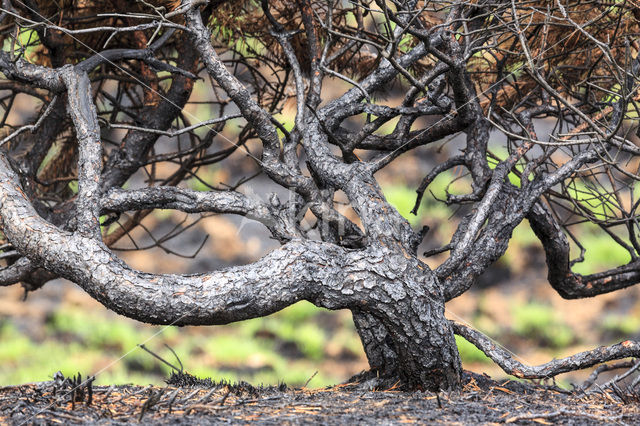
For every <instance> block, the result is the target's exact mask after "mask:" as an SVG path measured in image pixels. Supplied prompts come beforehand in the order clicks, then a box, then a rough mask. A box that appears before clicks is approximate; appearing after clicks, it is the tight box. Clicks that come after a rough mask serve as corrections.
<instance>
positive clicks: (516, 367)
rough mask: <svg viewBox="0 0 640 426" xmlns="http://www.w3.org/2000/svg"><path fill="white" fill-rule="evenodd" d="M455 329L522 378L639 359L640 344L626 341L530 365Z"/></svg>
mask: <svg viewBox="0 0 640 426" xmlns="http://www.w3.org/2000/svg"><path fill="white" fill-rule="evenodd" d="M453 329H454V331H455V333H456V334H458V335H460V336H462V337H464V338H465V339H466V340H468V341H469V342H471V343H473V344H474V345H475V346H476V347H477V348H478V349H480V350H481V351H482V352H483V353H484V354H485V355H486V356H488V357H489V358H490V359H491V360H492V361H494V362H495V363H496V364H498V365H499V366H500V368H502V369H503V370H504V372H505V373H507V374H511V375H514V376H516V377H518V378H522V379H548V378H551V377H555V376H557V375H558V374H562V373H567V372H569V371H576V370H582V369H585V368H589V367H593V366H594V365H596V364H600V363H603V362H607V361H613V360H618V359H623V358H630V357H638V356H640V343H638V342H634V341H632V340H626V341H624V342H621V343H618V344H616V345H612V346H601V347H599V348H596V349H593V350H590V351H584V352H580V353H578V354H575V355H572V356H569V357H566V358H562V359H555V360H553V361H550V362H548V363H546V364H542V365H538V366H528V365H525V364H522V363H521V362H519V361H517V360H515V359H514V357H513V355H512V354H511V353H509V352H507V351H506V350H505V349H503V348H502V347H500V346H498V345H496V344H495V343H494V342H493V341H492V340H491V339H489V338H488V337H487V336H485V335H484V334H482V333H480V332H479V331H477V330H474V329H473V328H471V327H468V326H466V325H463V324H459V323H453Z"/></svg>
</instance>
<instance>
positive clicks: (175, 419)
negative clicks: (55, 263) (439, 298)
mask: <svg viewBox="0 0 640 426" xmlns="http://www.w3.org/2000/svg"><path fill="white" fill-rule="evenodd" d="M464 380H465V385H464V388H463V390H462V391H461V392H452V393H445V392H442V393H440V394H439V395H436V394H434V393H431V392H413V393H409V392H401V391H395V390H393V389H390V390H377V391H372V390H367V389H365V388H364V387H363V385H353V384H343V385H339V386H335V387H330V388H325V389H316V390H308V389H304V388H289V387H287V386H286V385H281V386H277V387H274V386H271V387H262V388H256V387H254V386H251V385H249V384H247V383H240V384H233V385H230V384H226V383H214V382H211V381H210V380H200V379H195V378H194V377H193V376H188V377H175V376H174V377H173V380H171V379H170V380H169V382H171V383H180V384H181V385H182V386H179V387H178V386H176V385H175V384H174V385H168V386H166V387H153V386H148V387H142V386H94V387H90V386H88V385H86V384H85V385H81V386H74V383H78V382H77V381H76V382H74V381H73V380H68V379H64V378H63V377H62V376H61V375H57V376H56V378H55V379H54V380H53V381H49V382H42V383H38V384H26V385H19V386H7V387H4V388H0V424H8V425H12V424H16V425H18V424H56V423H61V424H87V423H89V424H93V423H95V424H103V425H116V424H123V423H144V424H190V425H191V424H194V425H200V424H213V423H242V424H246V423H259V424H282V423H284V424H292V423H294V424H298V423H302V424H307V423H314V424H315V423H321V424H348V423H357V424H396V423H446V424H450V423H461V424H477V423H514V424H552V423H553V424H556V423H559V424H581V425H582V424H603V423H605V424H608V423H610V424H639V423H640V404H638V401H637V399H636V398H631V399H628V398H624V399H627V400H626V402H624V401H622V400H621V398H620V395H617V394H616V393H615V392H614V391H607V392H604V393H599V392H596V393H592V394H585V393H584V392H573V393H571V392H568V391H565V390H561V389H558V388H554V387H548V386H546V387H545V386H541V385H534V384H530V383H522V382H515V381H507V382H496V381H493V380H491V379H489V378H487V377H485V376H480V375H476V374H473V373H466V374H465V379H464ZM74 388H75V389H76V391H75V392H73V391H72V389H74Z"/></svg>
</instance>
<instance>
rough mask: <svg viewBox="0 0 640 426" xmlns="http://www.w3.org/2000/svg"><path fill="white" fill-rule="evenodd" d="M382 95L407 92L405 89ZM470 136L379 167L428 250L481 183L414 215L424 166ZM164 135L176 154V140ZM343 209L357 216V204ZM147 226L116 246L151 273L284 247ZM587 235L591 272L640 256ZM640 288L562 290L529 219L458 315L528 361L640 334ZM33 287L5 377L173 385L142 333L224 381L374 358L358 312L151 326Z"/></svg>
mask: <svg viewBox="0 0 640 426" xmlns="http://www.w3.org/2000/svg"><path fill="white" fill-rule="evenodd" d="M198 84H201V83H198ZM328 86H329V87H330V88H331V87H332V88H333V90H335V92H336V93H339V92H341V91H342V90H343V89H344V88H345V87H346V86H344V83H342V82H338V81H334V82H332V85H328ZM204 87H205V86H202V87H196V89H195V90H194V94H193V97H192V99H191V102H190V103H189V105H188V107H187V109H186V113H187V115H189V116H190V117H191V118H192V121H193V122H197V120H205V119H209V118H211V117H212V116H214V115H213V114H214V112H213V111H212V110H211V109H210V108H209V107H208V105H206V104H203V103H199V101H200V100H201V99H206V96H208V94H206V93H205V88H204ZM379 96H387V97H388V100H389V103H393V102H395V98H394V96H393V95H392V92H390V93H387V94H381V95H379ZM16 102H17V104H16V106H14V108H13V109H12V111H11V116H10V117H9V119H8V122H10V123H12V124H13V125H19V124H21V123H22V122H24V121H25V120H27V119H28V118H29V117H33V116H34V115H35V113H36V111H38V105H37V104H35V103H34V102H33V101H32V100H31V99H30V98H27V97H26V96H21V95H20V96H18V99H17V100H16ZM293 107H294V106H293V104H292V103H291V104H288V105H287V106H286V108H285V109H284V110H283V112H282V114H281V115H280V116H279V117H278V119H280V120H281V121H282V122H283V123H284V124H285V127H287V128H290V127H292V125H293V122H292V120H293V114H292V113H293ZM27 121H28V120H27ZM394 124H395V123H394V122H390V123H388V125H386V126H384V127H383V128H382V129H380V132H382V133H384V132H385V131H390V130H391V129H392V128H393V126H394ZM428 124H429V123H426V122H425V123H423V125H425V126H426V125H428ZM539 124H540V125H541V126H544V123H539ZM354 125H358V123H354ZM237 129H238V126H234V125H232V124H231V125H227V126H226V127H225V128H224V131H223V134H222V135H220V136H219V137H217V138H216V140H215V143H214V146H213V147H212V150H215V149H222V148H224V147H226V146H227V145H228V144H229V142H228V140H234V137H236V135H237ZM204 130H206V129H203V131H204ZM123 132H124V131H118V130H111V131H109V134H108V135H105V138H109V139H111V140H115V141H117V140H118V139H119V138H122V136H123V134H124V133H123ZM234 132H236V133H234ZM165 139H166V138H165ZM458 142H459V141H457V140H456V139H453V140H448V141H443V142H442V143H441V144H437V145H436V146H433V147H423V148H420V149H417V150H414V151H412V152H410V153H408V154H405V155H404V156H402V157H401V158H399V159H398V160H396V161H395V162H394V163H392V164H391V165H390V166H389V167H388V168H386V169H384V170H382V171H381V172H380V173H379V174H378V175H376V176H377V178H378V181H379V182H380V184H381V186H382V187H383V189H384V192H385V194H386V196H387V197H388V200H389V201H390V202H391V203H392V204H393V205H394V206H395V207H396V208H397V209H398V211H399V212H400V213H401V214H403V215H404V216H405V217H407V218H408V219H409V221H410V222H411V224H412V225H413V226H414V227H415V228H416V229H420V228H421V227H422V226H425V225H427V226H429V227H430V229H431V230H430V232H429V233H428V234H427V237H426V238H425V241H424V242H423V244H422V246H421V247H420V249H419V252H420V253H423V252H424V251H425V250H429V249H433V248H437V247H440V246H442V245H444V244H446V243H447V242H448V241H449V240H450V237H451V235H452V233H453V231H454V230H455V227H456V225H457V222H458V220H459V218H460V217H461V213H460V212H456V211H453V210H451V209H450V208H449V207H447V206H446V205H445V204H444V203H441V202H439V201H438V200H439V199H443V198H444V197H445V195H446V192H447V191H448V192H452V193H463V192H465V191H468V189H469V184H468V181H467V180H466V177H465V176H464V175H461V174H459V173H460V171H459V170H458V169H453V170H452V171H451V172H449V173H447V174H443V175H441V176H440V177H439V178H438V179H437V180H436V181H435V182H434V183H433V184H432V185H431V186H430V187H429V190H430V192H427V193H426V194H425V197H424V199H423V201H422V206H421V208H420V210H419V212H418V215H417V216H415V215H412V214H410V213H409V212H410V210H411V209H412V208H413V205H414V203H415V199H416V192H415V189H416V188H417V186H418V185H419V183H420V181H421V179H422V178H423V176H424V175H425V174H426V173H427V172H428V170H430V168H431V167H433V165H435V164H437V163H438V162H439V161H442V160H443V159H445V158H447V157H448V156H449V154H450V153H451V152H454V151H456V150H457V149H458V147H459V143H458ZM164 143H165V145H166V146H165V149H166V151H167V152H170V151H171V149H172V146H173V145H172V142H170V141H169V140H167V141H165V142H164ZM492 144H493V145H492V147H491V150H492V153H493V155H495V158H504V156H505V155H506V151H504V149H503V148H501V146H502V143H501V139H500V136H499V135H495V140H494V141H493V142H492ZM159 146H162V144H161V143H160V144H159ZM247 148H248V151H249V152H259V149H258V148H259V146H258V145H257V144H256V143H255V141H252V142H249V143H248V144H247ZM252 150H253V151H252ZM159 153H161V151H159ZM157 167H158V170H156V173H158V175H161V174H162V173H163V170H162V168H163V167H173V166H172V165H171V164H158V165H157ZM255 169H256V167H255V164H254V162H253V160H252V159H251V158H249V156H248V154H247V152H244V151H241V150H238V151H236V152H235V153H234V154H233V155H232V156H231V157H230V158H229V159H228V160H227V162H226V163H224V166H222V165H217V164H214V165H211V166H206V167H202V168H200V169H199V170H198V173H197V178H193V179H191V180H189V181H187V185H188V186H189V187H191V188H192V189H196V190H208V189H209V185H212V186H217V187H224V185H230V186H234V185H235V184H237V182H238V181H239V180H240V179H242V178H243V177H246V176H248V175H251V174H252V173H253V171H254V170H255ZM166 172H167V173H170V172H171V170H166ZM73 183H74V182H71V183H70V188H71V189H72V190H73V187H72V184H73ZM133 185H135V180H134V181H133V183H132V186H133ZM240 190H241V191H242V192H244V193H246V194H248V195H252V196H256V197H260V198H263V199H267V197H268V194H269V192H271V191H280V195H281V196H286V193H284V192H282V190H281V189H278V188H275V187H273V185H271V184H270V183H269V181H268V180H267V179H266V178H263V177H261V176H257V177H255V178H253V179H251V180H249V181H248V182H246V183H244V184H243V185H241V186H240ZM345 201H346V200H345ZM344 213H345V214H346V215H351V216H350V217H353V212H352V211H351V212H350V211H349V209H348V207H347V206H345V209H344ZM142 224H143V225H144V226H143V227H138V228H136V229H135V230H134V231H133V232H131V233H130V235H128V236H125V237H124V238H122V239H121V240H120V241H119V242H117V243H116V245H115V247H114V248H115V249H116V253H118V255H119V256H121V257H122V259H124V260H125V261H126V262H127V263H128V264H129V265H130V266H132V267H134V268H137V269H140V270H144V271H148V272H155V273H198V272H204V271H209V270H213V269H218V268H222V267H227V266H232V265H239V264H246V263H249V262H252V261H254V260H256V259H258V258H260V257H261V256H263V255H264V254H266V253H268V252H269V251H270V250H273V249H274V248H276V247H277V246H278V243H277V242H275V241H273V240H272V239H270V238H269V234H268V233H267V232H266V230H265V229H264V228H263V227H262V226H261V225H259V224H256V223H253V222H251V221H248V220H246V219H244V218H240V217H234V216H220V215H188V214H184V213H180V212H173V211H163V210H160V211H155V212H153V213H152V214H150V215H148V216H147V217H146V218H145V219H144V221H143V222H142ZM111 226H117V224H113V225H111ZM309 226H310V227H312V224H309ZM575 232H576V233H577V236H578V238H579V239H580V241H582V242H583V243H584V245H585V247H586V248H587V252H586V255H585V260H584V262H582V263H580V264H578V265H576V267H575V268H574V269H575V270H576V271H577V272H580V273H591V272H596V271H599V270H602V269H606V268H609V267H612V266H617V265H621V264H625V263H627V262H628V260H629V258H628V256H629V254H628V253H627V252H626V251H625V250H624V249H623V248H621V247H620V246H618V245H616V244H613V243H612V241H611V239H610V237H608V236H606V235H605V234H602V233H600V232H598V231H597V229H596V228H595V227H590V226H581V227H580V228H579V229H577V230H576V231H575ZM207 236H208V237H207ZM158 242H160V243H161V244H158ZM445 256H446V253H445V254H443V255H437V256H431V257H429V258H424V257H423V258H422V260H423V261H425V262H426V263H427V264H429V265H430V266H431V267H435V266H437V265H438V264H440V263H441V262H442V261H443V260H444V259H445ZM639 291H640V289H637V288H630V289H628V290H624V291H619V292H616V293H613V294H606V295H603V296H599V297H597V298H593V299H586V300H577V301H567V300H563V299H561V298H560V297H559V296H558V295H557V294H556V293H555V291H554V290H552V289H551V288H550V286H549V285H548V284H547V282H546V265H545V262H544V254H543V252H542V249H541V246H540V244H539V243H538V242H537V240H536V238H535V236H534V235H533V233H532V231H531V230H530V228H529V227H528V224H527V223H526V222H525V223H523V224H522V225H520V227H519V228H517V229H516V232H514V235H513V239H512V241H511V245H510V247H509V249H508V251H507V253H506V254H505V255H504V256H503V258H501V259H500V260H499V261H498V262H497V263H496V264H495V265H494V266H493V267H491V268H490V269H489V270H488V271H487V272H486V273H485V274H484V275H483V276H482V277H481V278H480V279H479V281H478V282H477V283H476V285H475V286H474V287H473V289H472V290H471V291H469V292H467V293H466V294H464V295H462V296H461V297H459V298H457V299H455V300H453V301H451V302H450V303H448V304H447V315H448V317H449V318H451V319H455V320H456V321H464V322H466V323H468V324H471V325H472V326H474V327H476V328H478V329H479V330H481V331H482V332H484V333H486V334H487V335H489V336H491V337H492V338H494V339H495V340H496V341H497V342H499V343H501V344H502V345H504V346H505V347H506V348H508V349H509V350H511V351H512V352H513V353H514V354H516V355H517V357H518V359H519V360H520V361H522V362H525V363H529V364H539V363H544V362H546V361H549V360H551V359H552V358H554V357H555V358H558V357H563V356H567V355H570V354H573V353H576V352H578V351H581V350H585V349H591V348H594V347H596V346H598V345H602V344H610V343H614V342H617V341H620V340H624V339H628V338H634V337H637V336H638V331H639V330H640V298H639V297H638V295H639V294H638V292H639ZM24 296H25V294H24V291H23V289H22V288H21V287H20V286H12V287H0V385H10V384H19V383H25V382H33V381H42V380H48V379H50V378H51V377H52V376H53V374H54V373H55V372H56V371H61V372H62V373H63V374H64V375H65V376H69V375H74V374H76V373H78V372H80V373H81V374H82V375H83V376H86V375H90V374H95V375H96V376H97V377H96V383H97V384H123V383H135V384H140V385H146V384H162V383H163V381H164V379H165V378H167V377H168V375H169V373H170V371H171V369H170V368H169V367H168V366H166V365H164V364H162V363H161V362H159V361H158V360H157V359H155V358H154V357H153V356H151V355H150V354H149V353H147V352H145V351H144V350H142V349H140V348H139V347H138V346H137V345H139V344H144V345H145V346H146V347H147V348H149V349H150V350H152V351H153V352H155V353H157V354H158V355H160V356H162V357H163V358H165V359H166V360H168V361H169V362H171V363H173V364H177V361H176V360H175V358H174V356H173V355H172V353H171V351H170V350H169V349H168V348H167V346H169V347H171V348H172V349H173V351H175V353H176V354H177V356H178V357H179V358H180V360H181V362H182V364H183V365H184V368H185V370H186V371H188V372H189V373H191V374H194V375H197V376H200V377H211V378H212V379H214V380H220V379H226V380H231V381H240V380H244V381H248V382H250V383H252V384H254V385H259V384H265V385H266V384H278V383H280V382H284V383H286V384H288V385H292V386H301V385H304V384H305V383H307V382H308V383H307V386H308V387H321V386H326V385H330V384H336V383H340V382H343V381H345V380H347V379H348V378H349V377H351V376H352V375H354V374H356V373H358V372H360V371H362V370H363V369H366V368H367V362H366V358H365V356H364V352H363V350H362V346H361V344H360V341H359V338H358V336H357V334H356V333H355V330H354V326H353V322H352V319H351V314H350V313H349V312H347V311H338V312H331V311H327V310H323V309H318V308H316V307H314V306H313V305H311V304H310V303H307V302H301V303H298V304H296V305H294V306H291V307H289V308H287V309H285V310H283V311H281V312H278V313H276V314H274V315H271V316H269V317H266V318H260V319H254V320H250V321H245V322H241V323H236V324H232V325H227V326H215V327H180V328H178V327H160V326H149V325H146V324H141V323H138V322H135V321H132V320H128V319H126V318H123V317H121V316H118V315H116V314H114V313H113V312H110V311H108V310H107V309H105V308H104V307H103V306H102V305H100V304H98V303H97V302H95V301H94V300H93V299H91V298H90V297H89V296H88V295H87V294H86V293H84V292H83V291H82V290H81V289H80V288H79V287H77V286H75V285H74V284H72V283H69V282H66V281H63V280H57V281H55V282H51V283H49V284H47V285H46V286H44V287H43V288H42V289H40V290H38V291H35V292H33V293H29V294H28V297H27V298H26V300H23V298H24ZM458 345H459V348H460V352H461V355H462V361H463V365H464V367H465V368H466V369H470V370H473V371H476V372H480V373H487V374H489V375H491V376H493V377H495V378H502V377H506V376H505V375H504V374H503V373H502V372H501V371H500V370H499V368H498V367H497V366H495V365H494V364H493V363H492V362H491V361H489V360H488V359H487V358H486V357H485V356H484V355H483V354H482V353H481V352H479V351H478V350H477V349H475V348H474V347H473V346H472V345H471V344H469V343H468V342H466V341H464V340H463V339H459V340H458ZM316 372H317V374H316ZM585 374H586V373H585ZM584 377H585V376H584V375H580V374H574V375H565V376H560V379H559V382H558V383H559V384H561V385H563V386H570V383H571V382H576V381H579V380H582V378H584Z"/></svg>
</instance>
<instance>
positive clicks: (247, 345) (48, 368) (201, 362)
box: [0, 302, 362, 387]
mask: <svg viewBox="0 0 640 426" xmlns="http://www.w3.org/2000/svg"><path fill="white" fill-rule="evenodd" d="M322 312H326V311H325V310H323V309H319V308H316V307H315V306H313V305H312V304H310V303H307V302H301V303H298V304H296V305H293V306H291V307H289V308H287V309H285V310H283V311H281V312H279V313H276V314H274V315H271V316H269V317H266V318H258V319H254V320H249V321H244V322H240V323H236V324H232V325H228V326H219V327H186V328H178V327H160V326H148V325H143V324H140V323H137V322H135V321H131V320H128V319H126V318H122V317H118V316H116V315H114V314H111V313H108V312H107V311H106V310H105V311H99V312H88V311H86V310H82V309H80V308H76V307H68V308H65V309H61V310H60V311H58V312H56V313H54V314H53V315H52V316H51V317H50V318H49V319H48V320H47V324H46V326H45V327H44V330H43V333H42V335H43V337H42V340H41V341H38V340H36V339H32V338H29V337H27V335H26V334H25V333H22V332H21V331H20V330H18V329H17V328H16V326H14V325H11V324H9V323H4V324H3V323H2V322H0V342H2V344H0V383H2V384H18V383H25V382H32V381H42V380H49V379H50V378H51V377H52V376H53V374H54V373H55V372H56V371H58V370H60V371H61V372H62V373H63V374H64V375H65V376H71V375H74V374H76V373H78V372H79V373H81V374H82V375H83V376H87V375H91V374H96V373H98V372H101V373H100V374H99V375H98V377H97V379H96V383H97V384H123V383H137V384H143V385H145V384H149V383H153V384H162V383H163V379H164V378H166V377H168V375H169V373H170V371H171V368H170V367H168V366H166V365H164V364H162V363H161V362H159V361H158V360H156V359H155V358H153V357H152V356H151V355H150V354H148V353H147V352H145V351H144V350H142V349H140V348H139V347H138V346H137V345H138V344H140V343H145V345H146V346H147V347H148V348H149V349H151V350H152V351H153V352H155V353H157V354H158V355H160V356H162V357H163V358H165V359H166V360H167V361H169V362H170V363H172V364H174V365H177V364H178V362H177V361H176V360H175V358H174V356H173V355H172V354H171V352H170V351H169V350H168V349H167V348H166V347H165V346H164V344H165V343H166V344H168V345H170V346H171V347H172V348H173V349H174V351H175V352H176V353H177V354H178V356H179V357H180V359H181V361H182V363H183V364H184V368H185V370H187V371H189V372H190V373H191V374H195V375H197V376H201V377H211V378H213V379H215V380H220V379H226V380H231V381H238V380H245V381H249V382H251V383H255V384H263V383H264V384H277V383H279V382H282V381H284V382H285V383H287V384H289V385H293V386H300V385H303V384H304V383H305V382H306V381H307V380H308V379H309V377H311V376H312V375H313V373H314V372H315V371H317V370H321V371H319V373H318V374H317V375H316V376H315V377H314V378H313V381H312V382H311V383H310V384H309V386H310V387H320V386H327V385H330V384H335V383H339V382H341V381H343V380H345V379H347V377H341V376H337V375H335V374H334V373H333V372H332V371H331V370H322V368H321V366H322V363H323V362H324V361H326V360H328V358H329V357H328V355H327V354H326V351H325V348H326V347H327V346H328V345H334V346H335V345H338V348H342V349H341V350H344V351H349V352H352V353H355V354H362V347H361V345H360V343H359V339H358V337H357V335H356V333H355V330H354V328H353V325H351V326H350V327H346V328H345V327H341V328H339V329H338V330H337V331H336V332H335V333H333V334H332V335H329V334H328V333H327V332H326V331H325V330H324V329H322V328H321V327H319V325H318V322H317V321H318V320H317V315H318V314H320V313H322ZM325 315H326V314H325ZM331 315H340V318H343V320H342V321H344V322H347V317H349V322H350V316H349V315H348V314H347V315H344V313H343V314H339V313H331ZM265 336H266V337H265ZM285 344H287V345H289V347H296V348H297V349H298V352H297V353H298V354H301V355H300V356H295V357H293V358H288V357H286V356H283V354H282V353H280V351H279V347H281V346H282V345H285Z"/></svg>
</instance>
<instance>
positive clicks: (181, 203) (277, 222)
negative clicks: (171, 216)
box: [102, 186, 298, 242]
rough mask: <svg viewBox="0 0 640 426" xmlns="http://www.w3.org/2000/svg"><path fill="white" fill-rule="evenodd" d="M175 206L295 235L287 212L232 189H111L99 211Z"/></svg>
mask: <svg viewBox="0 0 640 426" xmlns="http://www.w3.org/2000/svg"><path fill="white" fill-rule="evenodd" d="M156 208H160V209H176V210H180V211H183V212H187V213H204V212H211V213H231V214H238V215H242V216H246V217H248V218H250V219H254V220H257V221H259V222H261V223H262V224H264V225H265V226H266V227H267V228H268V229H269V230H270V231H271V233H272V234H273V236H274V237H275V238H277V239H278V240H279V241H281V242H285V241H288V240H290V239H292V238H294V237H295V236H297V235H298V232H297V230H296V229H295V225H294V224H292V223H289V222H288V221H287V220H286V219H287V215H284V214H282V215H281V214H280V212H279V209H278V208H277V207H275V206H268V205H267V204H265V203H263V202H261V201H260V200H256V199H252V198H249V197H247V196H246V195H244V194H241V193H239V192H235V191H220V192H214V191H207V192H204V191H192V190H188V189H182V188H176V187H172V186H158V187H153V188H144V189H138V190H131V191H125V190H122V189H120V188H112V189H111V190H110V191H109V192H108V193H107V194H106V195H105V196H104V197H103V198H102V212H103V213H107V212H117V213H121V212H125V211H130V210H145V209H156Z"/></svg>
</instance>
